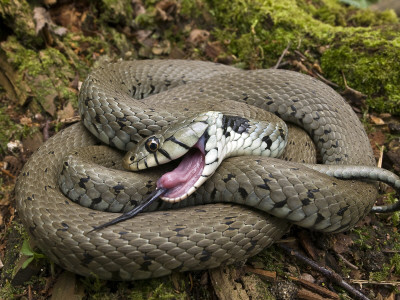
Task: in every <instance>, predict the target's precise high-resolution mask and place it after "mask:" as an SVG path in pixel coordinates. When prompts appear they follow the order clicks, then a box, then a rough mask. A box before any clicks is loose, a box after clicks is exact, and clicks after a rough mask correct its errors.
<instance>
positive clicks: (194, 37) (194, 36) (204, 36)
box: [188, 29, 210, 46]
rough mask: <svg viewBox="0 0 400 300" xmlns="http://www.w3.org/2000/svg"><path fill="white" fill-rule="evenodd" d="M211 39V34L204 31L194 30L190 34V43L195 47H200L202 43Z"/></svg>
mask: <svg viewBox="0 0 400 300" xmlns="http://www.w3.org/2000/svg"><path fill="white" fill-rule="evenodd" d="M209 37H210V33H209V32H208V31H207V30H202V29H193V30H192V31H191V32H190V35H189V38H188V42H189V43H191V44H192V45H194V46H198V45H199V44H201V43H204V42H206V41H207V40H208V38H209Z"/></svg>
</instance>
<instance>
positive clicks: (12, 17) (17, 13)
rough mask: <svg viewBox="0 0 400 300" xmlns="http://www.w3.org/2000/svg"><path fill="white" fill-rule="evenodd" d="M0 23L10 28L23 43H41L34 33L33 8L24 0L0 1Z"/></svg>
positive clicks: (40, 39)
mask: <svg viewBox="0 0 400 300" xmlns="http://www.w3.org/2000/svg"><path fill="white" fill-rule="evenodd" d="M0 21H2V22H0V24H1V25H2V26H7V27H9V28H11V29H12V31H13V32H14V33H15V35H16V37H17V38H18V39H19V40H21V41H23V43H24V44H25V45H31V46H39V45H42V44H43V40H42V38H41V37H40V36H37V35H36V32H35V23H34V21H33V10H32V7H30V6H29V4H28V2H27V1H25V0H15V1H8V0H7V1H5V0H2V1H0Z"/></svg>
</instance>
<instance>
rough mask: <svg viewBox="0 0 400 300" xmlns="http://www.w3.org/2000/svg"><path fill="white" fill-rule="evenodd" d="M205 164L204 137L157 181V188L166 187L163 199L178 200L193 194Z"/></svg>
mask: <svg viewBox="0 0 400 300" xmlns="http://www.w3.org/2000/svg"><path fill="white" fill-rule="evenodd" d="M204 166H205V155H204V138H200V139H199V141H198V142H197V143H196V144H195V145H194V146H193V147H192V148H190V149H189V151H188V152H187V153H186V154H185V155H184V156H183V159H182V161H181V162H180V164H179V165H178V166H177V167H176V168H175V169H174V170H173V171H171V172H168V173H165V174H164V175H163V176H161V177H160V179H159V180H158V181H157V188H166V189H168V190H167V192H165V194H164V195H163V196H162V197H161V198H162V199H163V200H166V201H170V202H176V201H179V200H182V199H184V198H186V197H187V196H188V194H191V193H192V192H193V191H190V189H192V188H194V186H195V183H196V182H197V181H198V180H199V178H200V176H201V174H202V172H203V170H204Z"/></svg>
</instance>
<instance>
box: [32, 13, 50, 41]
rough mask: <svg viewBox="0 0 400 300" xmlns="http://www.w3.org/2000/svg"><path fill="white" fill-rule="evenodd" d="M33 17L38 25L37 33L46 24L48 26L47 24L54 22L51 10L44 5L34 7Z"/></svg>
mask: <svg viewBox="0 0 400 300" xmlns="http://www.w3.org/2000/svg"><path fill="white" fill-rule="evenodd" d="M33 19H34V20H35V22H36V27H35V31H36V34H38V33H39V31H40V30H42V29H43V28H44V26H46V24H48V25H52V24H53V22H52V20H51V18H50V14H49V12H48V11H47V10H46V9H45V8H43V7H38V6H37V7H35V8H34V9H33Z"/></svg>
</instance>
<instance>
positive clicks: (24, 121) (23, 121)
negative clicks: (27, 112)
mask: <svg viewBox="0 0 400 300" xmlns="http://www.w3.org/2000/svg"><path fill="white" fill-rule="evenodd" d="M19 123H20V124H21V125H27V126H31V125H32V119H31V118H29V117H22V118H20V119H19Z"/></svg>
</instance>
